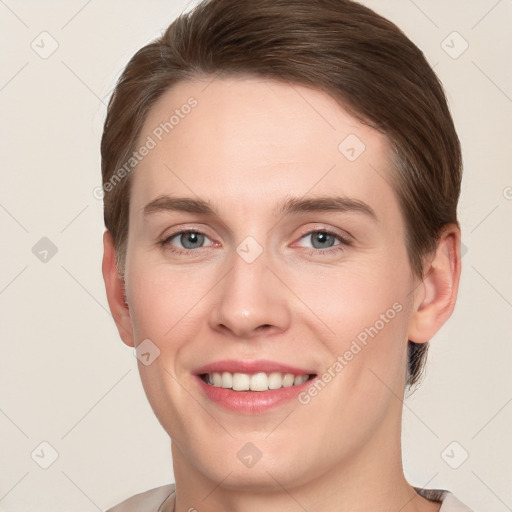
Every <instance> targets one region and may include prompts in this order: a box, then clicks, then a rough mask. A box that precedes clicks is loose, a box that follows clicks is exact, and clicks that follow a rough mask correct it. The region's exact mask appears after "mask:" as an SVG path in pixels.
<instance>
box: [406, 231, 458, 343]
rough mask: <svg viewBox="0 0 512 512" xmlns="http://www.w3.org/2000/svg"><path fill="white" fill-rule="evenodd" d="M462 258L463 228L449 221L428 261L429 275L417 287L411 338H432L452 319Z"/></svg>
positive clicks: (420, 341)
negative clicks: (461, 240) (461, 238)
mask: <svg viewBox="0 0 512 512" xmlns="http://www.w3.org/2000/svg"><path fill="white" fill-rule="evenodd" d="M460 260H461V258H460V229H459V227H458V226H457V225H455V224H449V225H448V226H446V227H445V229H444V230H443V231H442V233H441V235H440V236H439V239H438V242H437V247H436V251H435V254H434V255H433V256H431V257H430V258H429V260H428V266H427V268H426V269H425V273H424V275H425V277H424V279H423V281H422V283H421V284H420V285H419V286H418V287H417V289H416V290H415V304H414V311H413V314H412V317H411V319H410V322H409V332H408V339H409V340H410V341H414V342H415V343H425V342H427V341H429V340H430V339H432V338H433V337H434V335H435V334H436V333H437V331H438V330H439V329H440V328H441V326H442V325H443V324H444V323H445V322H446V321H447V320H448V318H450V316H451V314H452V312H453V310H454V308H455V302H456V300H457V292H458V288H459V280H460V272H461V261H460Z"/></svg>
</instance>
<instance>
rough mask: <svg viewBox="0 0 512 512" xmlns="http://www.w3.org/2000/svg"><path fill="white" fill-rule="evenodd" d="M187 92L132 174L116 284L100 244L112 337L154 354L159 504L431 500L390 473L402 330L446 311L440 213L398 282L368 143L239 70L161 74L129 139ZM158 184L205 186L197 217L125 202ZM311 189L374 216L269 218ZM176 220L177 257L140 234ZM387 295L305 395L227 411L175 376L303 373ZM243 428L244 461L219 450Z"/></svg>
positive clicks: (166, 188) (426, 333) (350, 506)
mask: <svg viewBox="0 0 512 512" xmlns="http://www.w3.org/2000/svg"><path fill="white" fill-rule="evenodd" d="M190 96H193V97H194V98H196V99H197V101H198V105H197V107H195V108H194V109H193V110H192V111H191V113H190V114H189V115H188V116H185V117H184V119H180V122H179V124H178V125H177V126H175V128H174V129H173V130H172V132H170V133H169V134H167V135H166V136H165V137H164V138H163V139H162V141H161V142H159V143H158V144H157V146H156V147H155V148H154V149H152V150H151V151H150V152H149V154H148V155H147V156H146V157H145V158H144V159H143V160H142V161H141V162H140V163H139V164H138V167H137V168H136V170H135V171H134V174H133V176H132V179H133V181H132V185H131V187H132V188H131V191H132V195H131V199H130V214H129V233H128V245H127V255H126V256H127V257H126V274H125V281H124V282H123V281H122V280H121V279H120V277H119V274H118V272H117V269H116V266H115V252H114V248H113V242H112V237H111V236H110V234H109V233H108V231H107V232H105V235H104V259H103V275H104V279H105V285H106V291H107V297H108V301H109V305H110V309H111V311H112V315H113V317H114V320H115V322H116V324H117V327H118V329H119V333H120V336H121V338H122V339H123V341H124V343H126V344H127V345H128V346H130V347H137V346H138V344H139V343H141V342H142V340H145V339H150V340H151V341H152V343H154V344H155V345H156V346H157V347H158V348H159V350H160V355H159V357H157V358H156V359H155V360H154V361H153V362H152V364H150V365H148V366H146V365H144V364H142V363H141V362H140V361H139V363H138V364H139V371H140V375H141V379H142V383H143V386H144V389H145V392H146V394H147V397H148V400H149V402H150V404H151V406H152V408H153V410H154V412H155V414H156V416H157V417H158V419H159V421H160V422H161V424H162V426H163V427H164V429H165V430H166V431H167V432H168V433H169V435H170V437H171V440H172V455H173V464H174V474H175V480H176V489H177V491H176V496H177V498H176V510H177V511H178V512H185V511H187V510H189V509H190V508H191V507H193V508H195V509H197V510H198V511H200V512H203V511H204V512H207V511H214V510H226V511H242V510H243V511H244V512H252V511H254V512H256V511H261V510H268V511H279V512H288V511H290V512H291V511H296V510H300V509H301V508H302V509H305V510H308V511H309V512H316V511H320V510H322V511H323V512H325V511H335V510H336V511H337V512H339V511H347V512H348V511H351V512H354V511H363V510H365V511H367V510H373V511H388V510H389V511H392V510H393V511H397V510H401V511H402V512H412V511H434V510H438V509H439V503H432V502H429V501H427V500H425V499H424V498H422V497H420V496H418V495H417V494H416V493H415V491H414V490H413V489H412V487H411V486H410V485H409V483H408V482H407V481H406V479H405V477H404V474H403V469H402V462H401V445H400V428H401V419H402V406H403V404H402V400H401V398H400V397H403V393H404V386H405V370H406V364H407V352H406V351H407V340H408V339H411V340H414V341H416V342H418V343H423V342H425V341H428V340H430V339H431V338H432V337H433V336H434V334H435V333H436V332H437V331H438V330H439V328H440V327H441V326H442V325H443V324H444V323H445V322H446V320H447V319H448V318H449V317H450V315H451V313H452V311H453V308H454V305H455V301H456V296H457V290H458V283H459V276H460V232H459V230H458V228H457V226H454V225H450V226H447V228H446V229H445V230H444V231H443V233H442V234H441V236H440V237H439V242H438V245H437V250H436V251H435V253H433V254H431V255H429V256H428V257H427V258H426V259H425V269H426V273H425V275H426V278H425V279H424V280H420V279H418V278H417V277H414V276H413V274H412V272H411V267H410V264H409V260H408V257H407V252H406V247H405V242H404V240H405V227H404V222H403V219H402V216H401V213H400V210H399V206H398V200H397V197H396V195H395V193H394V190H393V188H392V187H391V185H390V182H391V173H392V169H391V168H390V164H389V158H388V152H389V147H388V142H387V139H386V138H385V136H384V135H383V134H381V133H379V132H377V131H376V130H374V129H372V128H370V127H368V126H366V125H363V124H361V123H360V122H359V121H357V120H356V119H355V118H353V117H351V116H350V115H349V114H348V113H347V112H346V111H345V110H343V109H342V108H341V107H340V106H339V105H338V104H337V103H336V102H335V101H334V99H332V98H331V97H330V96H328V95H326V94H325V93H323V92H320V91H317V90H314V89H310V88H305V87H301V86H298V85H290V84H285V83H280V82H276V81H271V80H264V79H261V78H254V77H249V76H244V77H237V78H217V79H215V80H213V78H212V77H208V78H207V79H204V80H199V79H198V80H197V81H185V82H180V83H179V84H177V85H176V86H174V87H173V88H172V89H170V90H168V91H167V92H166V93H165V94H164V95H163V96H162V97H161V98H160V99H159V100H158V102H157V103H156V104H155V105H154V106H153V108H152V109H151V111H150V113H149V116H148V118H147V119H146V122H145V124H144V127H143V129H142V131H141V134H140V139H139V140H140V143H141V144H142V143H143V142H144V141H145V140H146V137H147V136H148V135H151V133H152V131H153V130H154V128H155V127H156V126H158V125H159V123H160V122H162V121H163V120H166V119H168V118H169V115H170V114H171V113H172V112H173V111H174V110H175V109H176V108H179V107H180V106H181V105H183V104H184V103H186V101H187V99H188V98H189V97H190ZM349 134H355V135H357V137H359V139H360V140H361V141H363V142H364V144H365V146H366V149H365V151H364V152H363V153H362V154H361V155H360V156H359V157H358V158H357V159H356V160H355V161H353V162H351V161H349V160H348V159H347V158H346V157H345V156H344V155H343V154H342V153H341V152H340V151H339V150H338V145H339V144H340V142H341V141H343V140H344V139H345V137H347V135H349ZM161 194H172V195H175V196H180V197H188V198H194V199H197V198H201V199H204V200H209V201H211V203H212V204H213V205H214V206H215V208H216V211H217V216H216V217H211V216H207V215H204V214H196V213H183V212H175V211H160V212H157V213H152V214H150V215H146V216H144V215H143V208H144V206H145V205H147V204H148V203H149V202H150V201H152V200H153V199H155V198H156V197H157V196H159V195H161ZM321 195H339V196H345V197H350V198H353V199H357V200H359V201H364V202H365V203H367V204H368V205H369V206H371V208H372V209H373V210H374V212H375V213H376V215H377V217H378V220H377V221H373V220H372V219H371V218H370V217H369V216H368V215H363V214H361V213H358V212H354V211H350V212H336V211H318V212H306V213H293V214H289V215H287V216H284V217H283V216H279V215H274V214H273V209H274V208H275V207H276V205H277V204H278V203H280V202H281V201H282V200H283V199H285V198H288V197H298V198H303V196H304V198H313V197H318V196H321ZM180 229H191V230H194V229H195V230H196V232H200V233H204V234H205V235H206V238H205V239H204V242H203V245H202V246H201V245H200V243H201V242H199V243H196V245H195V246H192V247H198V248H192V249H189V251H188V253H185V254H175V253H172V252H171V251H170V250H169V247H174V248H176V249H182V248H183V247H184V246H183V245H182V244H183V242H185V243H186V242H187V240H186V239H185V241H183V238H186V237H182V238H180V237H179V236H177V237H174V238H172V239H171V241H168V242H167V245H166V247H163V246H162V245H159V243H158V242H159V241H160V240H162V239H164V238H167V237H168V236H169V235H171V234H172V233H173V232H175V231H179V230H180ZM322 229H328V230H334V231H335V232H336V233H337V234H339V235H341V236H344V237H346V238H347V237H348V238H349V239H350V240H351V243H350V245H345V244H343V245H338V244H340V243H341V242H340V241H339V240H338V239H334V240H335V241H334V242H333V245H332V247H328V245H326V244H325V243H324V245H323V246H320V245H318V244H317V245H316V246H315V245H313V244H314V243H315V242H316V241H317V240H318V236H316V237H315V234H313V235H308V236H306V234H307V233H308V232H311V231H314V230H316V231H317V232H318V231H320V232H321V231H322ZM247 236H252V237H253V238H254V239H255V240H256V241H257V242H258V243H259V244H260V246H261V247H262V249H263V252H262V253H261V255H260V256H259V257H258V258H257V259H256V260H255V261H253V262H252V263H247V262H246V261H245V260H244V259H243V258H242V257H240V256H239V254H238V253H237V251H236V249H237V246H238V245H239V244H240V243H241V242H242V241H243V240H244V239H245V238H246V237H247ZM188 247H190V245H189V246H188ZM318 247H320V248H318ZM340 247H341V248H342V249H341V250H340V251H338V252H334V253H325V254H321V252H322V251H325V250H326V248H331V249H335V248H338V249H339V248H340ZM124 294H126V303H125V301H124V298H125V297H124ZM394 303H399V304H400V305H401V306H402V309H401V311H400V312H399V313H397V314H396V316H395V317H394V318H393V319H392V320H390V321H389V322H388V323H386V324H385V327H384V328H382V329H381V330H379V332H378V334H377V335H376V336H375V337H374V338H370V339H369V341H368V344H367V346H365V347H364V348H363V349H362V350H361V351H360V352H359V353H358V354H357V355H356V356H354V358H353V359H352V360H351V361H350V362H349V363H348V364H347V365H346V366H345V367H344V368H343V370H342V371H341V372H339V373H336V375H335V377H334V378H332V379H331V381H330V382H329V383H328V384H327V385H326V386H325V388H324V389H323V390H321V392H320V393H318V394H317V396H315V397H313V398H312V399H311V400H310V402H309V403H307V404H305V405H303V404H301V403H299V402H298V401H297V400H295V399H294V400H291V401H290V402H288V403H286V404H285V405H281V406H280V407H278V408H276V409H274V410H272V411H269V412H266V413H260V414H239V413H236V412H232V411H227V410H225V409H223V408H221V407H220V406H218V405H216V404H214V403H212V402H210V401H208V400H207V399H206V398H205V396H204V395H203V394H202V392H201V391H200V389H199V386H198V385H197V382H196V380H195V379H196V378H195V377H194V376H193V375H192V374H193V372H194V370H195V369H197V368H198V367H199V366H202V365H204V364H207V363H210V362H213V361H218V360H223V359H238V360H240V359H245V360H254V359H270V360H274V361H279V362H282V363H287V364H290V365H293V366H297V367H299V368H308V369H309V368H313V369H315V371H316V373H317V374H322V372H324V371H326V370H327V369H328V368H329V367H332V365H333V363H334V362H335V361H336V358H337V356H338V355H340V354H341V355H342V354H344V353H345V352H346V350H347V349H348V348H349V347H350V345H351V343H352V341H353V340H354V339H356V337H357V335H358V334H359V333H360V332H361V331H363V330H364V329H365V327H369V326H372V325H374V324H375V323H376V320H378V319H379V318H380V315H381V314H383V313H385V312H386V311H387V310H388V309H389V308H392V305H393V304H394ZM247 442H251V443H253V444H254V445H255V446H256V447H257V449H258V450H259V451H260V452H261V454H262V457H261V459H260V460H259V461H258V462H257V464H255V465H254V466H253V467H252V468H248V467H246V466H245V465H244V464H242V463H241V461H240V460H239V459H238V457H237V452H238V451H239V450H240V449H241V448H242V447H243V446H244V445H245V444H246V443H247ZM172 506H173V504H172V503H169V504H168V508H167V510H172Z"/></svg>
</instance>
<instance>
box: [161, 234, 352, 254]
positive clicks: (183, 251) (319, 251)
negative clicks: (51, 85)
mask: <svg viewBox="0 0 512 512" xmlns="http://www.w3.org/2000/svg"><path fill="white" fill-rule="evenodd" d="M189 233H195V234H198V235H204V236H206V237H208V235H206V234H205V233H202V232H201V231H197V230H193V229H185V230H181V231H176V232H175V233H172V234H170V235H169V236H166V237H165V238H164V239H163V240H160V241H159V242H158V243H159V245H160V246H161V247H163V248H164V249H165V250H166V251H169V252H171V253H173V254H178V255H187V254H190V253H193V252H197V250H198V249H202V247H199V248H198V249H179V248H176V247H173V246H172V245H170V244H169V241H170V240H172V239H173V238H175V237H176V236H178V235H185V234H189ZM315 233H325V234H327V235H332V236H333V237H334V238H336V239H338V241H339V242H340V243H339V244H337V245H334V246H333V247H329V248H328V249H315V248H314V247H313V248H311V249H309V248H303V249H305V250H306V251H307V254H309V256H316V255H318V254H321V255H326V254H329V255H330V254H333V253H338V252H340V251H344V250H345V248H346V247H349V246H350V245H352V243H351V241H350V240H348V239H346V238H345V237H343V236H341V235H340V234H339V233H336V232H334V231H331V230H329V229H314V230H311V231H308V232H307V233H304V234H303V235H301V237H300V239H301V240H302V239H303V238H305V237H307V236H309V235H313V234H315Z"/></svg>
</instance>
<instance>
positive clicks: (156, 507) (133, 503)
mask: <svg viewBox="0 0 512 512" xmlns="http://www.w3.org/2000/svg"><path fill="white" fill-rule="evenodd" d="M414 490H415V491H416V492H417V493H418V494H420V495H421V496H423V497H424V498H426V499H427V500H430V501H440V502H441V503H442V505H441V508H440V509H439V512H472V510H471V509H470V508H468V507H467V506H466V505H464V503H462V502H461V501H459V500H458V499H457V498H456V497H455V496H454V495H453V494H452V493H451V492H450V491H446V490H442V489H421V488H419V487H414ZM173 502H174V484H168V485H162V486H161V487H155V488H154V489H150V490H149V491H146V492H142V493H140V494H135V495H134V496H132V497H131V498H128V499H126V500H124V501H123V502H122V503H119V504H118V505H116V506H115V507H113V508H110V509H108V510H107V512H168V511H171V510H172V504H173ZM164 507H165V508H164Z"/></svg>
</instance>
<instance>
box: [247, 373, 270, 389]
mask: <svg viewBox="0 0 512 512" xmlns="http://www.w3.org/2000/svg"><path fill="white" fill-rule="evenodd" d="M267 389H268V377H267V374H266V373H263V372H262V373H255V374H254V375H252V376H251V391H267Z"/></svg>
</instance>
